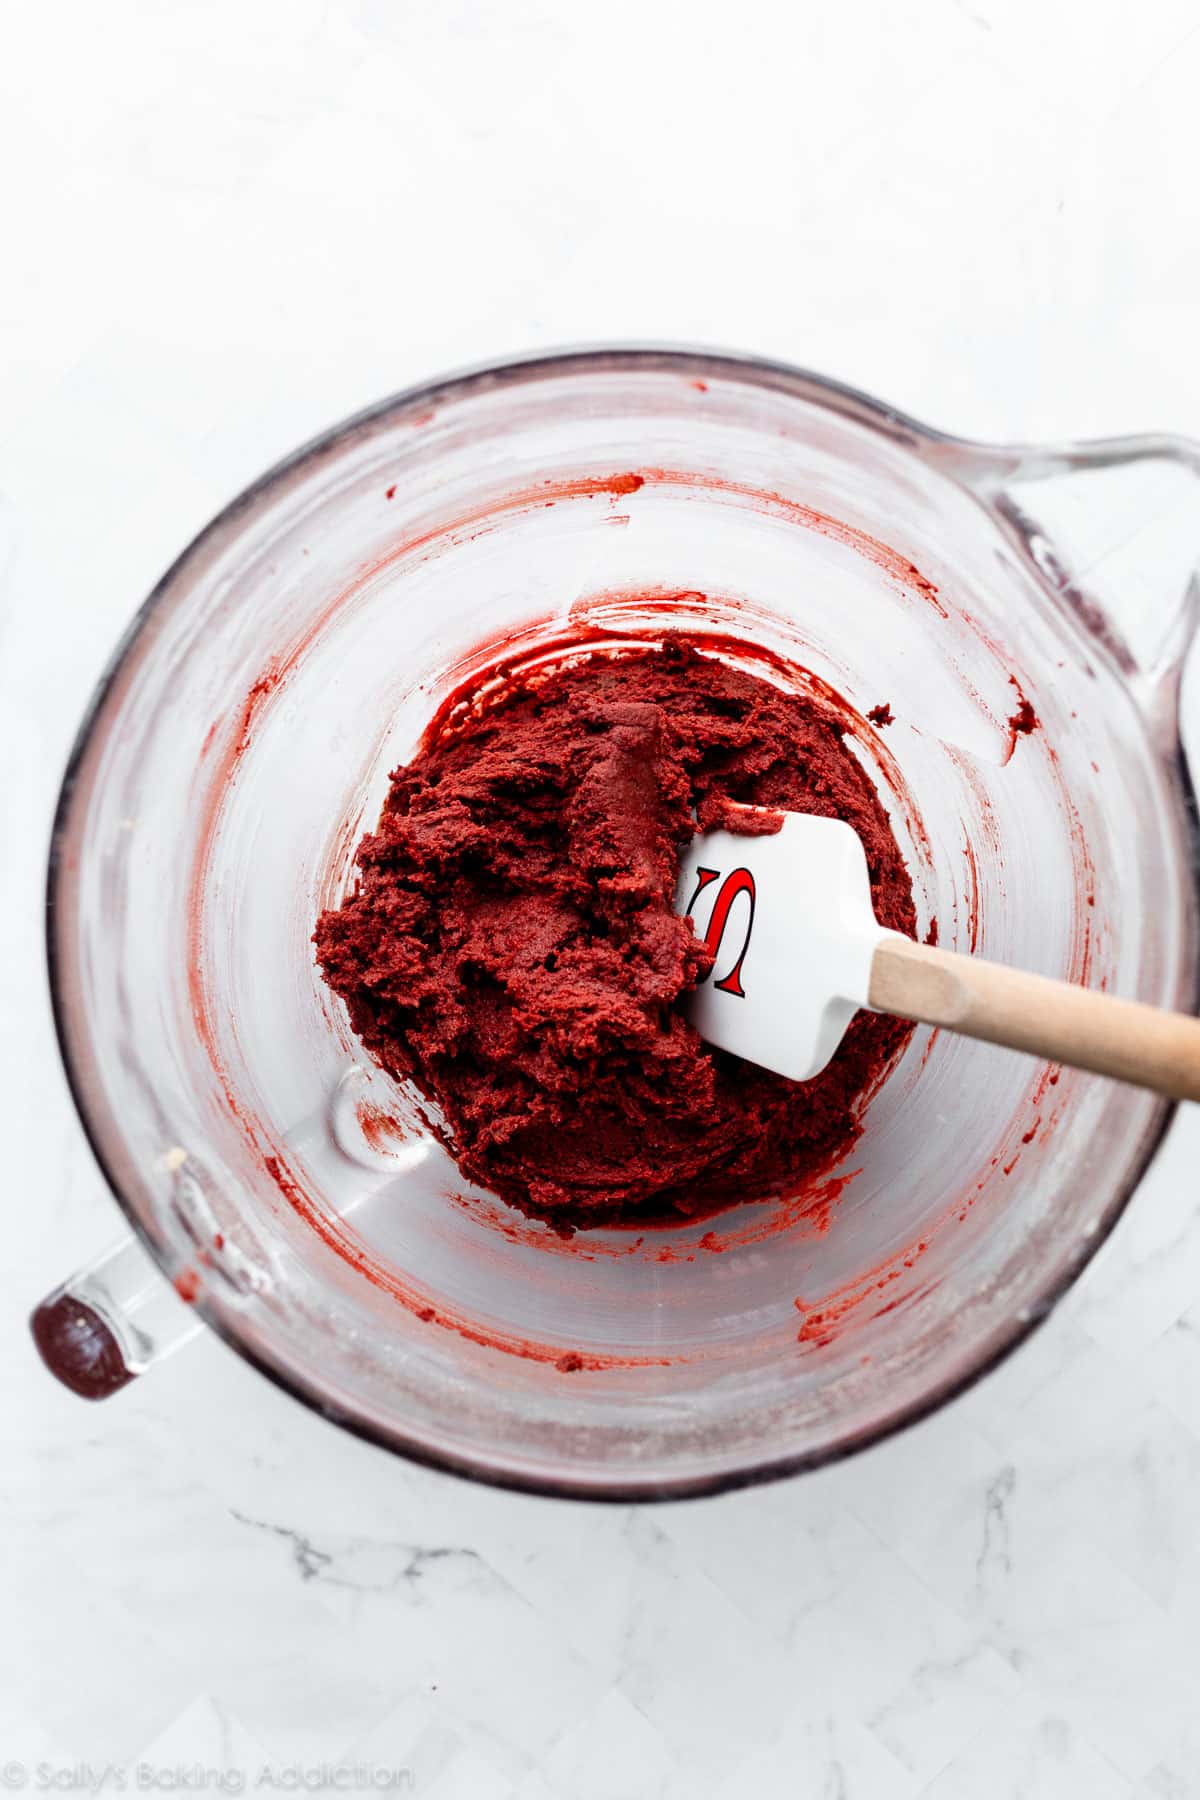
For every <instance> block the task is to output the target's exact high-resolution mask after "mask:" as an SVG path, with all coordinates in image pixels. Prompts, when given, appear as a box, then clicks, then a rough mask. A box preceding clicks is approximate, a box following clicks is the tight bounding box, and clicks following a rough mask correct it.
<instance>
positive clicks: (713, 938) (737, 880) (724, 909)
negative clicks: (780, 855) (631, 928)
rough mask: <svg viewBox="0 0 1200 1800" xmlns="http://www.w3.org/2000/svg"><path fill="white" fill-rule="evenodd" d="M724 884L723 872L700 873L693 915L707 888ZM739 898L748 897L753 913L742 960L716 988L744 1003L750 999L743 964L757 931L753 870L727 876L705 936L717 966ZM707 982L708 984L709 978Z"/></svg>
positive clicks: (689, 902)
mask: <svg viewBox="0 0 1200 1800" xmlns="http://www.w3.org/2000/svg"><path fill="white" fill-rule="evenodd" d="M720 880H721V871H720V870H719V869H697V870H696V891H695V893H694V894H693V895H692V897H691V899H690V900H689V901H688V913H689V914H690V913H691V911H692V908H693V907H694V906H695V904H696V902H697V900H698V899H699V898H700V896H701V894H702V893H703V892H704V890H705V888H706V887H708V886H709V885H710V884H711V883H712V882H714V881H720ZM739 894H747V895H749V898H750V911H749V914H748V915H747V918H746V935H745V937H744V938H743V939H742V948H741V950H740V951H739V953H738V959H737V961H736V962H735V963H734V965H733V967H732V969H730V971H729V973H728V975H725V976H722V978H721V980H720V981H716V982H714V983H713V986H714V987H717V988H719V989H720V990H721V992H722V993H723V994H735V995H736V996H737V997H738V999H740V1000H744V999H745V998H746V990H745V988H744V987H743V986H742V964H743V963H744V962H745V960H746V952H747V950H749V948H750V933H751V932H752V931H753V930H754V903H755V898H756V896H755V891H754V877H753V875H752V874H751V873H750V871H749V869H735V870H734V871H733V873H732V874H731V875H727V876H726V877H725V880H724V881H723V882H722V883H721V891H720V893H719V894H718V895H717V897H716V899H715V900H714V902H713V909H712V914H711V916H710V918H709V921H708V930H707V931H706V932H705V933H704V947H705V949H706V950H707V951H708V952H709V953H710V955H711V956H712V958H713V963H714V966H715V964H716V959H717V955H718V953H719V951H720V948H721V939H722V938H723V937H724V935H725V927H726V925H728V923H729V914H730V912H731V910H732V908H733V903H734V901H735V900H736V899H737V897H738V895H739ZM704 979H705V980H706V981H707V979H708V977H707V976H705V978H704Z"/></svg>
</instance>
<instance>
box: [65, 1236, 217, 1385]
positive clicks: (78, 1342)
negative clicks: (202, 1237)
mask: <svg viewBox="0 0 1200 1800" xmlns="http://www.w3.org/2000/svg"><path fill="white" fill-rule="evenodd" d="M181 1284H182V1292H183V1293H184V1294H186V1293H187V1291H188V1283H187V1280H186V1278H185V1277H183V1276H180V1277H177V1278H176V1287H175V1288H173V1287H172V1286H171V1284H170V1283H169V1282H166V1281H164V1280H163V1277H162V1272H161V1270H160V1269H159V1268H158V1267H157V1266H156V1265H155V1264H154V1263H152V1262H151V1261H150V1258H149V1256H148V1255H147V1254H146V1252H145V1251H144V1250H143V1249H142V1246H141V1244H140V1243H139V1242H138V1240H137V1239H136V1238H135V1237H133V1236H132V1235H129V1236H127V1237H125V1238H123V1239H122V1240H121V1242H120V1243H118V1244H114V1245H113V1247H112V1248H111V1249H110V1250H107V1251H106V1252H105V1253H104V1254H103V1255H102V1256H98V1257H97V1258H96V1259H95V1261H93V1262H90V1263H88V1264H86V1265H85V1266H84V1267H83V1268H82V1269H80V1270H79V1271H78V1272H77V1273H76V1274H75V1275H73V1276H71V1278H70V1280H68V1281H65V1282H63V1283H62V1285H61V1286H60V1287H56V1288H55V1289H54V1291H53V1293H51V1294H47V1296H46V1298H45V1299H44V1300H43V1301H42V1303H41V1305H40V1306H38V1307H36V1308H35V1310H34V1312H33V1314H32V1316H31V1318H30V1321H29V1329H30V1331H31V1332H32V1333H33V1341H34V1343H35V1344H36V1346H37V1350H38V1354H39V1356H40V1357H41V1359H42V1361H43V1362H44V1363H45V1365H46V1367H47V1368H48V1369H49V1371H50V1373H51V1374H52V1375H56V1376H57V1377H58V1379H59V1381H61V1382H62V1383H63V1384H64V1386H66V1387H69V1388H70V1389H71V1391H72V1392H73V1393H76V1394H79V1395H81V1396H82V1397H83V1399H85V1400H105V1399H107V1398H108V1396H109V1395H110V1394H115V1393H116V1392H117V1391H118V1390H119V1389H120V1388H123V1387H125V1386H126V1385H127V1384H128V1383H129V1382H131V1381H132V1380H133V1378H134V1376H135V1375H142V1374H144V1373H145V1371H146V1370H147V1369H148V1368H150V1366H151V1365H152V1364H153V1363H156V1362H161V1361H162V1359H163V1357H164V1356H169V1355H170V1353H171V1351H172V1350H177V1349H178V1348H179V1347H180V1345H181V1344H186V1343H187V1341H188V1339H189V1338H192V1337H195V1335H196V1333H197V1332H198V1331H199V1330H200V1328H201V1326H200V1320H199V1319H198V1318H197V1316H196V1314H195V1313H194V1312H193V1311H192V1309H191V1307H190V1306H185V1305H184V1303H183V1299H182V1298H180V1294H179V1292H177V1291H176V1290H177V1289H179V1288H180V1285H181Z"/></svg>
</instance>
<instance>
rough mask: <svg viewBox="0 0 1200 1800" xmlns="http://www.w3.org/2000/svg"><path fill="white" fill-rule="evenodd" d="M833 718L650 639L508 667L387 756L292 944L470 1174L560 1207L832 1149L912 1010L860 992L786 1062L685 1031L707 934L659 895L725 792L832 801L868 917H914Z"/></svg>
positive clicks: (669, 890)
mask: <svg viewBox="0 0 1200 1800" xmlns="http://www.w3.org/2000/svg"><path fill="white" fill-rule="evenodd" d="M843 729H844V728H843V726H842V724H841V722H840V721H839V720H838V718H837V717H836V715H835V714H834V713H832V712H831V711H830V710H829V709H828V708H827V707H825V706H823V705H822V704H821V703H820V702H818V701H815V700H810V699H807V698H804V697H797V696H795V695H790V694H785V693H783V692H781V691H780V690H778V689H777V688H775V687H774V686H772V685H771V684H770V683H768V682H766V681H763V680H760V679H758V678H757V677H755V676H751V675H747V674H745V673H742V672H740V671H738V670H736V669H733V668H730V667H729V666H728V665H726V664H725V663H723V662H720V661H718V660H716V659H715V658H714V657H712V656H709V655H703V654H701V652H700V651H699V650H698V649H697V648H696V647H695V646H694V645H693V644H691V643H690V642H688V641H687V640H685V639H682V638H680V639H668V641H667V642H666V643H665V645H664V646H663V647H662V648H661V649H658V648H654V647H648V648H646V649H645V650H635V651H632V652H630V653H628V654H622V655H621V656H619V657H617V658H615V659H614V658H612V657H610V656H594V657H591V658H585V659H584V660H582V661H576V662H574V663H569V664H564V665H563V666H562V667H561V668H559V669H558V670H557V671H554V672H551V673H549V674H545V673H543V674H539V676H538V677H537V681H536V685H534V684H533V683H532V681H531V680H530V678H529V677H524V678H519V679H518V678H514V680H513V681H512V682H510V683H509V684H508V685H507V686H505V685H503V684H502V685H501V691H500V692H499V693H498V695H497V697H496V698H495V699H494V700H492V701H489V703H488V704H487V705H486V706H485V707H484V708H483V709H482V710H480V711H477V712H474V713H473V714H471V715H470V716H469V718H468V721H467V722H466V723H465V724H459V725H456V726H454V727H451V728H445V729H443V730H442V731H440V732H435V733H434V734H433V736H432V739H431V741H429V742H427V743H426V744H425V746H424V747H423V748H422V750H421V751H420V753H419V754H418V755H417V756H416V757H415V758H414V759H413V761H412V762H411V763H409V764H408V765H407V766H405V767H404V768H401V769H397V770H396V771H395V773H394V775H393V777H392V786H391V791H390V793H389V795H388V798H387V801H386V804H385V806H384V810H383V815H382V817H381V819H380V821H379V827H378V829H377V830H376V831H375V832H374V833H373V834H371V835H369V836H367V837H364V839H363V841H362V843H361V844H360V845H359V848H358V853H357V861H358V866H359V871H360V878H359V882H358V886H357V889H356V891H355V892H353V893H352V894H351V895H350V896H349V897H348V898H347V899H346V900H345V901H344V903H343V904H342V906H341V907H340V908H339V909H337V910H335V911H331V912H327V913H325V914H324V916H323V917H322V918H321V920H320V921H319V923H318V926H317V930H316V934H315V939H314V941H315V943H316V947H317V957H318V960H319V962H320V964H321V967H322V969H323V971H324V975H325V979H326V980H327V981H328V983H329V985H330V986H331V987H332V988H333V989H334V991H335V992H336V993H338V994H340V995H341V997H342V998H343V1000H344V1001H345V1002H346V1005H347V1007H348V1008H349V1012H350V1018H351V1021H352V1023H353V1025H354V1029H355V1031H356V1032H357V1033H358V1035H359V1037H360V1038H361V1039H362V1041H363V1043H364V1044H365V1046H366V1047H367V1049H368V1050H369V1051H370V1052H371V1054H372V1055H373V1056H374V1057H375V1058H377V1060H378V1061H379V1062H380V1063H381V1064H382V1065H383V1067H384V1068H386V1069H389V1070H390V1071H391V1072H392V1073H393V1074H395V1075H398V1076H408V1077H411V1078H412V1079H413V1080H414V1081H415V1082H416V1083H417V1085H418V1087H420V1089H421V1090H422V1092H423V1093H424V1094H425V1095H426V1096H427V1097H428V1098H429V1099H431V1100H433V1101H435V1102H436V1103H437V1105H438V1106H439V1107H440V1108H441V1110H442V1112H443V1113H444V1115H445V1118H446V1121H447V1125H448V1127H449V1133H450V1141H451V1144H452V1148H453V1150H454V1153H455V1155H456V1157H457V1160H458V1162H459V1165H460V1167H461V1168H462V1170H463V1173H464V1174H465V1175H467V1176H468V1177H470V1179H471V1180H472V1181H475V1182H478V1183H479V1184H480V1185H482V1186H483V1187H486V1188H489V1189H491V1190H492V1191H494V1192H495V1193H498V1194H500V1195H502V1196H503V1197H504V1198H505V1199H506V1200H509V1201H511V1202H512V1203H513V1204H514V1205H515V1206H518V1207H520V1208H521V1210H522V1211H524V1212H526V1213H529V1214H531V1215H533V1216H535V1217H538V1218H543V1219H546V1220H548V1221H550V1222H551V1223H552V1224H553V1225H555V1226H556V1227H557V1228H558V1229H560V1230H563V1231H571V1230H574V1229H577V1228H579V1227H582V1226H587V1225H598V1224H609V1223H614V1222H617V1221H630V1220H636V1219H646V1218H649V1217H664V1216H668V1217H669V1216H684V1217H686V1216H689V1215H694V1214H703V1213H708V1212H711V1211H713V1210H714V1209H715V1208H717V1207H718V1206H720V1205H722V1204H725V1203H728V1202H732V1201H734V1200H751V1199H761V1198H764V1197H766V1196H768V1195H770V1194H772V1193H777V1192H779V1191H781V1190H785V1191H788V1190H790V1191H794V1190H795V1189H796V1188H797V1187H798V1186H799V1185H800V1184H801V1183H802V1182H803V1181H804V1180H805V1179H806V1178H807V1177H809V1176H811V1175H814V1174H816V1173H819V1172H821V1171H823V1170H824V1169H826V1168H828V1167H829V1166H830V1165H831V1164H832V1163H833V1162H834V1161H836V1160H837V1159H838V1158H839V1157H840V1156H841V1155H843V1154H844V1153H845V1152H846V1151H847V1150H848V1149H849V1148H850V1146H851V1145H852V1144H853V1142H854V1140H855V1138H856V1137H857V1136H858V1134H859V1130H860V1125H859V1123H858V1120H857V1117H856V1102H857V1101H858V1099H859V1097H860V1096H861V1095H862V1094H863V1093H864V1091H865V1090H867V1089H869V1088H870V1087H872V1086H873V1084H874V1083H875V1082H876V1080H877V1079H878V1078H879V1076H880V1075H881V1074H882V1073H883V1071H884V1070H885V1069H886V1067H887V1065H888V1064H889V1062H890V1061H891V1059H892V1058H893V1057H894V1056H895V1054H896V1052H897V1051H898V1049H899V1048H900V1046H901V1045H902V1043H903V1041H904V1039H905V1037H906V1036H907V1034H908V1032H909V1030H910V1029H911V1027H909V1026H907V1025H905V1024H903V1023H900V1022H898V1021H896V1020H893V1019H886V1018H883V1017H882V1016H879V1015H875V1014H868V1013H860V1014H859V1015H858V1017H857V1018H856V1019H855V1020H854V1022H853V1024H852V1025H851V1027H850V1029H849V1031H848V1032H847V1034H846V1037H845V1040H844V1041H843V1043H842V1046H841V1048H840V1049H839V1051H838V1053H837V1055H836V1056H835V1057H834V1059H833V1061H832V1062H831V1063H830V1065H829V1066H828V1068H827V1069H825V1070H824V1071H823V1073H822V1074H820V1075H818V1076H817V1077H816V1079H815V1080H813V1081H810V1082H805V1083H803V1084H798V1083H793V1082H789V1081H785V1080H784V1079H783V1078H782V1077H781V1076H778V1075H773V1074H770V1073H768V1071H766V1070H765V1069H760V1068H757V1067H755V1066H754V1065H752V1064H750V1063H745V1062H742V1061H741V1060H740V1059H738V1058H736V1057H733V1056H730V1055H728V1054H727V1053H726V1052H724V1051H720V1050H713V1049H710V1048H709V1047H708V1046H707V1045H706V1044H704V1043H703V1042H702V1041H701V1040H700V1038H699V1037H698V1036H697V1035H696V1033H695V1032H694V1031H693V1030H692V1028H691V1026H690V1025H689V1024H688V1023H687V1021H686V1019H685V1018H684V1016H683V1011H682V1006H681V1002H682V1000H683V997H684V996H685V995H686V993H687V991H688V989H689V988H690V987H691V986H692V985H693V984H694V983H695V981H696V979H697V977H698V976H699V975H700V974H702V973H703V972H705V970H706V968H707V966H708V959H707V953H706V952H705V950H704V948H703V946H702V945H701V944H700V943H699V942H698V941H697V939H696V938H695V936H694V934H693V932H692V928H691V926H690V924H688V923H687V922H686V921H685V920H683V919H680V918H679V917H677V915H676V913H675V911H674V890H675V878H676V869H677V865H678V860H679V852H680V848H681V846H682V845H683V844H685V843H686V842H687V840H688V839H689V837H690V836H691V834H692V832H693V831H694V830H695V823H694V819H695V817H699V819H700V821H701V822H702V824H707V823H710V822H716V821H717V820H718V819H719V818H720V817H721V814H722V810H723V806H724V804H725V803H726V802H728V801H731V800H732V801H739V802H743V803H751V804H755V805H759V806H768V807H778V808H786V809H791V810H795V811H802V812H812V813H823V814H826V815H830V816H836V817H838V818H842V819H846V820H848V822H849V823H850V824H851V825H853V826H854V828H855V830H856V831H857V832H858V833H859V835H860V836H861V838H862V840H863V843H864V845H865V847H866V852H867V861H868V865H869V868H870V873H871V886H872V893H873V896H874V902H875V910H876V914H877V916H878V918H879V920H880V923H881V924H883V925H887V926H891V927H894V928H895V929H897V930H899V931H903V932H906V933H908V934H910V935H911V934H914V933H915V927H916V918H915V913H914V909H913V901H912V889H911V884H910V882H909V879H908V876H907V873H906V871H905V868H904V863H903V860H902V858H901V855H900V851H899V849H898V847H897V844H896V841H895V838H894V837H893V835H892V832H891V829H890V827H889V825H888V821H887V817H886V814H885V813H884V810H883V808H882V806H881V805H880V802H879V800H878V798H877V796H876V793H875V790H874V787H873V786H872V784H871V782H870V780H869V778H868V777H867V775H866V774H865V772H864V771H863V769H862V767H861V765H860V764H859V762H858V760H857V758H856V757H855V756H854V754H853V752H852V751H851V750H850V748H849V747H848V746H847V744H846V743H845V741H844V738H843ZM693 809H694V811H693Z"/></svg>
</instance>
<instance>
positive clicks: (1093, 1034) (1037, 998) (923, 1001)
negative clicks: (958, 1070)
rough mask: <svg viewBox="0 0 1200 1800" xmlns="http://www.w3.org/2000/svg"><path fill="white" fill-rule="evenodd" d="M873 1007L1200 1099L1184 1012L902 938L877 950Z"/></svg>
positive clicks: (1198, 1068)
mask: <svg viewBox="0 0 1200 1800" xmlns="http://www.w3.org/2000/svg"><path fill="white" fill-rule="evenodd" d="M870 1003H871V1005H872V1006H873V1007H874V1008H875V1010H876V1012H884V1013H892V1014H894V1015H895V1016H896V1017H897V1018H900V1019H919V1020H920V1021H921V1022H922V1023H923V1024H926V1025H942V1026H945V1027H946V1028H947V1029H948V1030H950V1031H957V1032H961V1033H962V1034H963V1035H964V1036H965V1037H973V1038H984V1039H985V1040H986V1041H987V1042H988V1043H991V1044H1005V1045H1007V1046H1008V1048H1009V1049H1010V1050H1027V1051H1029V1052H1030V1053H1031V1054H1032V1055H1034V1056H1042V1057H1045V1058H1046V1059H1047V1060H1048V1061H1049V1062H1061V1063H1068V1064H1069V1065H1070V1066H1071V1067H1072V1068H1076V1069H1092V1070H1094V1071H1095V1072H1096V1073H1097V1074H1098V1075H1113V1076H1115V1077H1116V1078H1117V1080H1118V1081H1131V1082H1133V1083H1134V1084H1135V1086H1137V1087H1146V1088H1152V1089H1153V1090H1154V1092H1155V1093H1158V1094H1166V1095H1167V1096H1168V1097H1169V1098H1170V1099H1172V1100H1200V1019H1193V1018H1190V1017H1188V1016H1187V1015H1186V1014H1184V1013H1172V1012H1160V1011H1159V1009H1158V1008H1157V1007H1154V1006H1142V1005H1140V1004H1139V1003H1138V1002H1137V1001H1134V1000H1115V999H1113V998H1112V997H1111V996H1110V995H1108V994H1101V993H1097V992H1096V990H1095V989H1094V988H1082V987H1073V986H1072V985H1071V984H1070V983H1069V982H1066V981H1050V980H1048V979H1047V977H1046V976H1044V975H1029V974H1026V972H1025V971H1024V970H1023V969H1009V968H1006V967H1004V966H1003V965H1002V964H1000V963H990V962H984V961H983V960H982V959H981V958H980V957H975V956H955V955H954V954H953V953H952V952H951V951H947V950H935V949H933V948H931V947H930V946H929V945H927V944H914V943H911V942H909V940H908V939H907V938H900V937H895V938H885V939H884V941H883V942H882V943H881V944H880V945H879V947H878V949H877V950H876V952H875V958H874V961H873V963H872V965H871V986H870Z"/></svg>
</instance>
